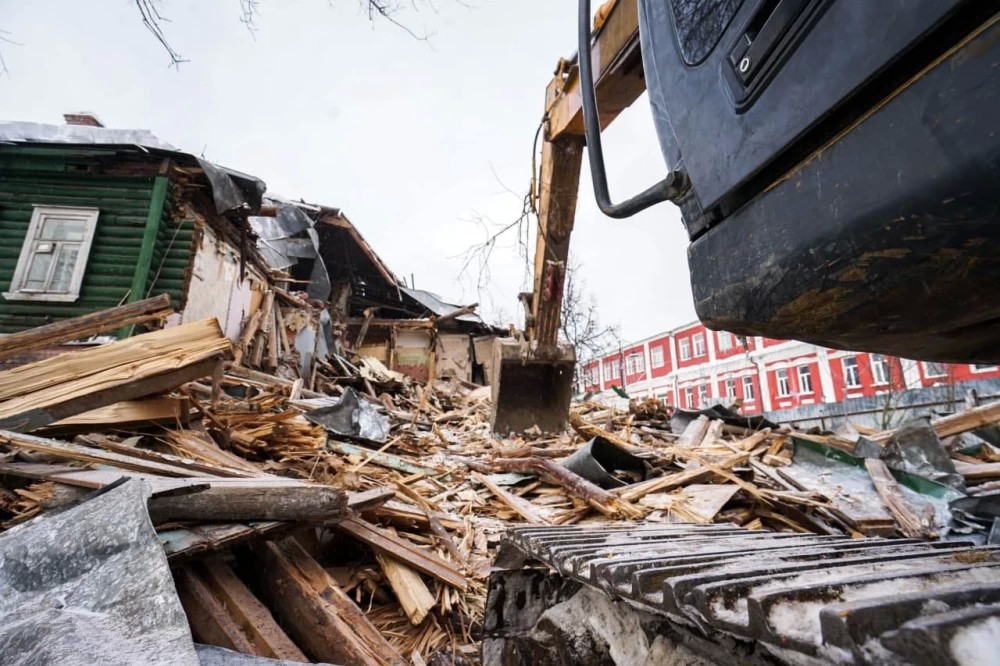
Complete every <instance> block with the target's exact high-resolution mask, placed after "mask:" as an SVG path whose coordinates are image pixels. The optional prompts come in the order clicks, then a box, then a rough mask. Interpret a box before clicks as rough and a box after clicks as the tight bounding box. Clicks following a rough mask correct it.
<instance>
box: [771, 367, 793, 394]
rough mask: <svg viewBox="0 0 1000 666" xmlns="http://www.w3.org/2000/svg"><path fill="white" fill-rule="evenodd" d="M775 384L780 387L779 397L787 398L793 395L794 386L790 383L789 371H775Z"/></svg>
mask: <svg viewBox="0 0 1000 666" xmlns="http://www.w3.org/2000/svg"><path fill="white" fill-rule="evenodd" d="M774 380H775V381H774V383H775V384H776V385H777V387H778V397H779V398H787V397H788V396H790V395H791V394H792V386H791V384H790V383H789V381H788V370H787V369H785V368H779V369H778V370H775V371H774Z"/></svg>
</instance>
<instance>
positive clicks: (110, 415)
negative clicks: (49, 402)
mask: <svg viewBox="0 0 1000 666" xmlns="http://www.w3.org/2000/svg"><path fill="white" fill-rule="evenodd" d="M189 404H190V403H189V401H188V400H187V399H185V398H173V397H169V396H159V397H156V398H148V399H145V400H124V401H122V402H116V403H114V404H112V405H108V406H107V407H99V408H98V409H92V410H90V411H89V412H83V413H81V414H77V415H76V416H71V417H69V418H66V419H62V420H61V421H56V422H55V423H53V424H52V425H51V426H49V427H50V428H60V429H63V430H65V429H69V428H70V426H74V428H73V430H75V431H76V432H87V431H86V430H84V428H90V429H91V430H89V432H93V431H94V430H98V429H100V428H99V427H95V426H102V427H108V426H118V427H121V426H126V425H136V424H151V423H164V424H166V425H173V424H177V423H186V422H187V411H188V409H189Z"/></svg>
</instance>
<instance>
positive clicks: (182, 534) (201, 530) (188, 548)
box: [156, 521, 291, 565]
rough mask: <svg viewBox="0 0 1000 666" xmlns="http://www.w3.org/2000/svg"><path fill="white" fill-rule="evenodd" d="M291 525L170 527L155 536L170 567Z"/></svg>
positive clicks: (263, 523)
mask: <svg viewBox="0 0 1000 666" xmlns="http://www.w3.org/2000/svg"><path fill="white" fill-rule="evenodd" d="M290 526H291V523H282V522H277V521H265V522H254V523H217V524H204V525H190V526H187V527H173V528H171V529H166V530H160V531H158V532H157V533H156V536H157V538H158V539H159V541H160V545H162V546H163V552H164V554H165V555H166V556H167V561H168V562H170V564H171V565H174V564H177V563H179V562H184V561H187V560H189V559H191V558H194V557H201V556H204V555H206V554H209V553H214V552H217V551H220V550H222V549H224V548H230V547H231V546H233V545H235V544H237V543H241V542H243V541H249V540H251V539H256V538H260V537H264V536H271V537H273V536H275V535H277V534H278V533H279V532H281V531H283V530H287V529H288V528H289V527H290Z"/></svg>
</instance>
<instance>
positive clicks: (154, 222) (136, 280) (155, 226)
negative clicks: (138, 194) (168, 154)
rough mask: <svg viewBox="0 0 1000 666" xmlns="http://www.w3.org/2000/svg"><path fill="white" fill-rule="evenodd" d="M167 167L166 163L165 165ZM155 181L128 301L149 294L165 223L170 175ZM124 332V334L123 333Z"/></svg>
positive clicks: (162, 174) (127, 330)
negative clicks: (160, 232) (148, 289)
mask: <svg viewBox="0 0 1000 666" xmlns="http://www.w3.org/2000/svg"><path fill="white" fill-rule="evenodd" d="M164 167H166V165H164ZM164 170H165V169H161V174H160V175H159V176H157V177H156V180H154V181H153V193H152V195H151V196H150V199H149V212H148V214H147V215H146V226H145V228H144V229H143V232H142V246H141V247H140V248H139V257H138V259H136V263H135V273H134V274H133V276H132V288H131V289H130V290H129V295H128V301H129V302H135V301H140V300H142V299H144V298H146V296H147V293H146V292H147V289H146V287H147V286H149V277H150V273H152V272H153V252H154V250H155V249H156V235H157V233H158V232H159V231H160V225H161V224H162V223H163V207H164V205H165V204H166V201H167V187H168V186H169V185H170V178H169V176H167V175H165V174H164V173H163V171H164ZM123 334H124V335H123ZM130 334H131V327H129V328H128V329H125V330H123V331H121V332H120V334H119V337H125V336H127V335H130Z"/></svg>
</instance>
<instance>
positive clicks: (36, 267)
mask: <svg viewBox="0 0 1000 666" xmlns="http://www.w3.org/2000/svg"><path fill="white" fill-rule="evenodd" d="M51 266H52V253H51V252H46V253H44V254H39V253H35V254H34V255H33V256H32V257H31V263H30V264H29V265H28V272H27V273H26V274H25V277H24V287H23V288H24V289H34V290H39V289H45V281H46V279H47V278H48V276H49V268H50V267H51Z"/></svg>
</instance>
